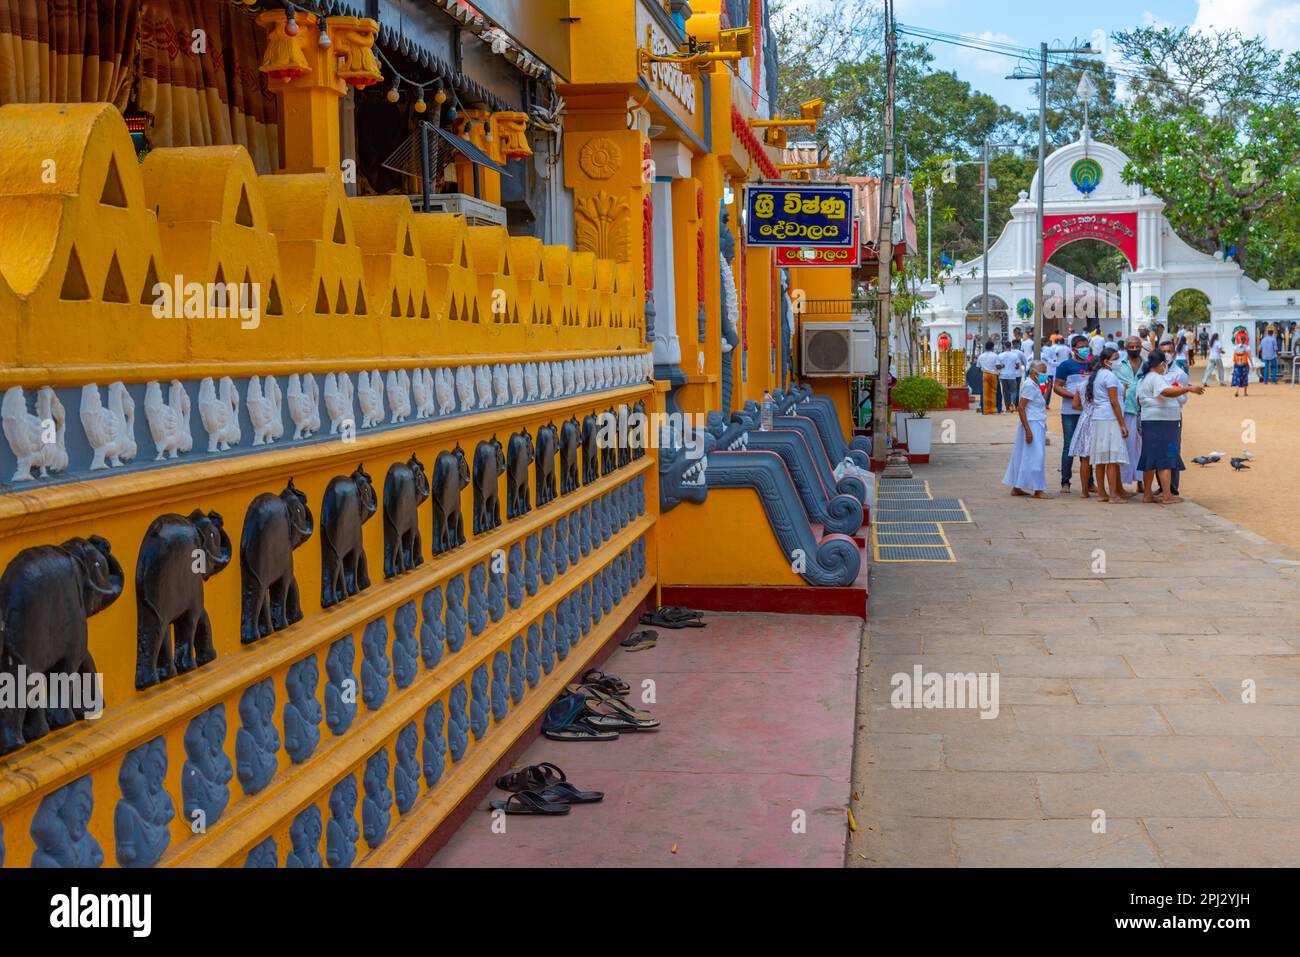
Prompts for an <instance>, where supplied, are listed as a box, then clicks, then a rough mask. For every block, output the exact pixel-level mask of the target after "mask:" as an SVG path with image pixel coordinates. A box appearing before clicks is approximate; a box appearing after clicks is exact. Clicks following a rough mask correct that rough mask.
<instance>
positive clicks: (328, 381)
mask: <svg viewBox="0 0 1300 957" xmlns="http://www.w3.org/2000/svg"><path fill="white" fill-rule="evenodd" d="M354 395H356V390H354V389H353V388H352V377H351V376H350V375H348V374H347V373H346V372H340V373H339V374H338V375H337V376H335V375H334V373H333V372H331V373H330V374H329V375H327V376H326V377H325V411H326V412H328V413H329V417H330V435H334V434H336V433H337V432H338V430H339V429H341V428H343V426H344V423H345V422H351V423H352V425H353V426H354V427H355V425H356V418H355V417H354V416H353V413H352V397H353V396H354Z"/></svg>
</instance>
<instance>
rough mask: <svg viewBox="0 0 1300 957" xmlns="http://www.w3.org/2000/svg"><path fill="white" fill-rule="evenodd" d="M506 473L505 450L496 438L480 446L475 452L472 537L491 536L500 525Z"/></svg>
mask: <svg viewBox="0 0 1300 957" xmlns="http://www.w3.org/2000/svg"><path fill="white" fill-rule="evenodd" d="M505 469H506V455H505V450H504V449H503V448H501V443H500V442H498V441H497V437H496V436H495V435H494V436H492V438H491V440H490V441H486V442H480V443H479V444H478V446H477V447H476V448H475V449H474V534H475V535H478V534H480V533H481V532H490V531H491V530H492V529H494V528H497V527H498V526H500V524H501V501H500V496H501V483H500V482H499V479H500V477H501V473H502V472H504V471H505Z"/></svg>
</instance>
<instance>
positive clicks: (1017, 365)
mask: <svg viewBox="0 0 1300 957" xmlns="http://www.w3.org/2000/svg"><path fill="white" fill-rule="evenodd" d="M997 366H998V384H999V385H1000V386H1001V387H1002V404H1003V405H1004V406H1006V408H1007V409H1011V410H1014V409H1015V408H1016V406H1018V405H1019V404H1020V380H1021V379H1023V378H1024V377H1025V354H1024V353H1023V352H1021V351H1020V347H1019V346H1018V345H1017V344H1016V342H1015V340H1014V339H1008V340H1007V344H1006V348H1004V349H1003V350H1002V354H1001V355H999V356H998V362H997Z"/></svg>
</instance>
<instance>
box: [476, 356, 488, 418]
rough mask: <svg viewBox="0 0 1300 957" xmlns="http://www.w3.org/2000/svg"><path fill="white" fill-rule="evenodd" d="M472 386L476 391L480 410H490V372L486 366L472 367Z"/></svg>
mask: <svg viewBox="0 0 1300 957" xmlns="http://www.w3.org/2000/svg"><path fill="white" fill-rule="evenodd" d="M474 386H475V387H476V388H477V389H478V406H479V408H480V409H490V408H492V370H491V368H489V367H488V366H475V367H474Z"/></svg>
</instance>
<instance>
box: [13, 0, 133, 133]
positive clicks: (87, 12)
mask: <svg viewBox="0 0 1300 957" xmlns="http://www.w3.org/2000/svg"><path fill="white" fill-rule="evenodd" d="M140 5H141V0H0V103H87V102H94V101H96V100H102V101H105V102H108V103H113V104H116V105H117V106H118V107H119V108H121V109H125V108H126V105H127V101H128V98H129V97H130V94H131V72H132V66H133V60H134V58H135V38H136V29H137V25H138V22H139V16H140Z"/></svg>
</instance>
